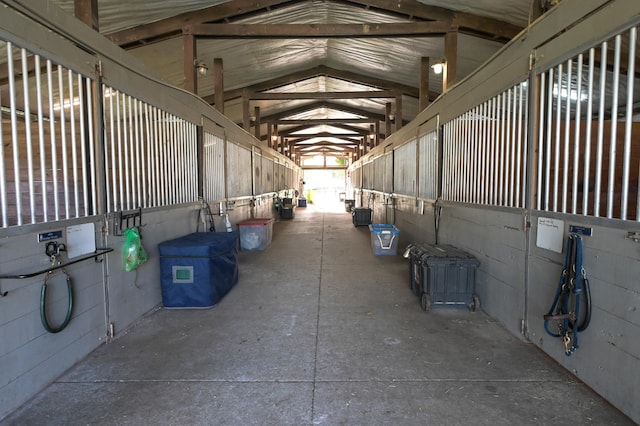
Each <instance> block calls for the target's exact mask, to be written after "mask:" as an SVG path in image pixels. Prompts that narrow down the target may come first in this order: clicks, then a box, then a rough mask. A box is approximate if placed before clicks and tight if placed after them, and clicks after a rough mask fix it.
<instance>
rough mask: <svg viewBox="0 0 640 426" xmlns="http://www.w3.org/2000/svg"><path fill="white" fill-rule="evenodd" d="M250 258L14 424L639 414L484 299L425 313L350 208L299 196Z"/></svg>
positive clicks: (52, 391) (573, 419) (64, 380)
mask: <svg viewBox="0 0 640 426" xmlns="http://www.w3.org/2000/svg"><path fill="white" fill-rule="evenodd" d="M399 251H402V248H401V249H400V250H399ZM239 265H240V281H239V283H238V285H237V286H236V287H234V288H233V289H232V291H231V292H230V293H229V294H228V295H227V296H226V297H225V298H224V299H223V300H222V301H221V302H220V303H219V304H218V305H217V306H215V307H214V308H212V309H209V310H165V309H161V310H159V311H157V312H155V313H153V314H152V315H149V316H147V317H146V318H144V319H143V320H142V321H141V322H140V323H139V324H138V325H137V326H136V327H135V328H133V329H132V330H130V331H129V332H128V333H126V334H125V335H123V336H122V337H120V338H118V339H116V340H115V341H114V342H112V343H111V344H109V345H106V346H102V347H100V348H99V349H98V350H96V351H95V352H94V353H93V354H92V355H90V356H89V357H88V358H87V359H85V360H84V361H82V362H81V363H79V364H78V365H77V366H76V367H74V368H73V369H71V370H70V371H69V372H67V373H66V374H65V375H64V376H62V377H60V378H59V379H58V380H57V381H56V382H55V383H53V384H52V385H51V386H49V387H48V388H47V389H45V390H44V391H43V392H41V393H40V394H39V395H38V396H37V397H36V398H34V400H33V401H31V402H30V403H28V404H27V405H25V406H24V407H22V408H21V409H19V410H18V411H17V412H15V413H14V414H13V415H11V416H10V417H9V418H7V419H5V421H4V422H2V424H3V425H45V424H46V425H115V424H117V425H151V424H158V425H160V424H161V425H252V424H264V425H284V424H291V425H313V424H321V425H322V424H326V425H383V424H384V425H426V424H437V425H439V424H447V425H458V424H459V425H471V424H473V425H478V424H487V425H514V424H581V425H582V424H598V425H599V424H608V425H614V424H619V425H622V424H633V422H631V421H630V420H629V419H628V418H626V417H625V416H623V415H622V414H621V413H619V412H618V411H617V410H616V409H614V408H612V407H611V406H610V405H609V404H607V403H606V402H605V401H603V400H602V399H601V398H599V397H598V396H597V395H595V394H594V393H593V392H592V391H591V390H590V389H588V388H587V387H586V386H584V385H583V384H581V383H579V382H577V381H576V380H574V378H572V377H571V376H569V375H568V374H567V373H566V372H565V371H564V370H562V369H561V368H559V367H558V366H557V365H556V364H555V363H553V362H552V361H550V360H549V359H548V358H547V357H545V356H544V355H542V354H541V353H540V352H539V351H538V350H536V348H535V347H534V346H533V345H531V344H528V343H526V342H523V341H522V340H520V339H518V338H517V337H515V336H513V335H511V334H509V333H508V332H507V331H505V330H504V329H503V328H502V327H501V326H500V325H499V324H497V323H496V322H495V321H493V320H492V319H491V318H490V317H488V316H487V315H485V314H484V313H482V312H476V313H471V312H469V311H468V310H466V309H434V310H432V311H431V312H430V313H425V312H423V311H422V310H421V309H420V304H419V302H418V299H417V298H416V297H415V296H413V294H412V293H411V290H410V289H409V286H408V281H409V278H408V266H407V261H406V260H405V259H403V258H402V257H401V256H374V255H373V254H372V250H371V247H370V233H369V230H368V229H367V228H365V227H358V228H355V227H354V226H353V225H352V224H351V217H350V215H349V214H347V213H344V212H342V213H330V212H323V211H321V210H319V209H318V208H316V207H314V206H312V205H310V206H309V207H308V208H307V209H297V210H296V216H295V219H294V220H289V221H282V222H278V223H276V224H275V225H274V236H273V243H272V245H271V246H270V247H269V248H268V249H267V250H265V251H263V252H241V253H240V255H239Z"/></svg>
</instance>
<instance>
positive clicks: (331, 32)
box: [182, 21, 453, 39]
mask: <svg viewBox="0 0 640 426" xmlns="http://www.w3.org/2000/svg"><path fill="white" fill-rule="evenodd" d="M452 28H453V27H452V26H451V25H449V24H446V23H442V22H437V21H426V22H425V21H420V22H396V23H366V24H194V25H188V26H185V27H183V29H182V31H183V33H184V34H190V35H193V36H195V37H198V38H203V39H212V38H215V39H218V38H232V39H243V38H250V39H262V38H268V39H276V38H303V39H304V38H371V37H375V38H386V37H394V38H398V37H416V36H418V37H428V36H431V37H438V36H443V35H444V34H446V33H447V32H449V31H451V30H452Z"/></svg>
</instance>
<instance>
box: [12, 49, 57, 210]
mask: <svg viewBox="0 0 640 426" xmlns="http://www.w3.org/2000/svg"><path fill="white" fill-rule="evenodd" d="M34 67H35V69H36V70H41V69H42V67H41V63H40V55H34ZM35 76H36V99H37V102H38V104H37V106H36V108H37V111H38V149H39V151H40V190H41V191H42V221H43V222H47V220H48V207H49V206H48V205H47V195H48V194H47V192H48V191H47V161H46V160H47V157H46V155H47V152H46V150H45V139H44V109H43V106H42V96H43V95H42V74H41V73H40V72H39V71H36V72H35ZM0 133H2V129H0ZM1 137H2V136H0V144H1V143H2V139H1ZM0 155H2V156H4V154H3V153H2V152H0ZM0 167H2V168H3V173H4V164H0ZM3 189H4V188H3ZM2 192H3V193H4V190H3V191H2Z"/></svg>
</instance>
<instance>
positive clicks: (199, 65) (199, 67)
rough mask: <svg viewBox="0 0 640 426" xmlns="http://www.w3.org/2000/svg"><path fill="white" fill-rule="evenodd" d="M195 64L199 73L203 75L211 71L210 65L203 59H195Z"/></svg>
mask: <svg viewBox="0 0 640 426" xmlns="http://www.w3.org/2000/svg"><path fill="white" fill-rule="evenodd" d="M193 66H194V67H195V68H196V71H197V73H198V74H199V75H201V76H205V75H207V71H209V67H208V66H207V64H205V63H204V62H202V61H198V60H197V59H195V60H194V61H193Z"/></svg>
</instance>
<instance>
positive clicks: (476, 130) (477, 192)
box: [473, 105, 482, 203]
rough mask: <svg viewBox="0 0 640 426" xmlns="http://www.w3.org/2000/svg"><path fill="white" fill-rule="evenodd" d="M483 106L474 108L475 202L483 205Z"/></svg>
mask: <svg viewBox="0 0 640 426" xmlns="http://www.w3.org/2000/svg"><path fill="white" fill-rule="evenodd" d="M481 108H482V106H481V105H478V106H476V107H475V108H474V110H475V111H476V113H475V117H473V133H474V137H473V139H474V141H475V143H474V146H475V154H474V157H475V158H474V163H475V164H474V172H473V174H474V177H473V180H474V182H473V185H474V193H475V194H474V200H475V202H476V203H481V202H482V191H481V189H480V188H481V186H482V179H480V166H481V161H480V159H481V151H482V141H481V140H480V123H481V121H480V119H481V115H480V110H481Z"/></svg>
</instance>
